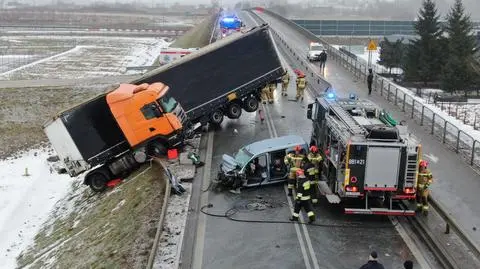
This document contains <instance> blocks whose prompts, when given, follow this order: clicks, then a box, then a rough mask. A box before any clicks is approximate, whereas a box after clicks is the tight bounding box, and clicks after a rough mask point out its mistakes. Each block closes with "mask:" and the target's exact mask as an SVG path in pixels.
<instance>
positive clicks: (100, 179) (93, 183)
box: [87, 171, 109, 192]
mask: <svg viewBox="0 0 480 269" xmlns="http://www.w3.org/2000/svg"><path fill="white" fill-rule="evenodd" d="M108 179H109V178H108V175H107V174H106V173H105V172H103V171H96V172H93V173H91V174H89V175H87V182H88V185H89V186H90V188H91V189H92V190H93V191H94V192H103V191H105V189H107V182H108Z"/></svg>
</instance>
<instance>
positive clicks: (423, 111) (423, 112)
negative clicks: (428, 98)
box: [420, 105, 425, 126]
mask: <svg viewBox="0 0 480 269" xmlns="http://www.w3.org/2000/svg"><path fill="white" fill-rule="evenodd" d="M424 114H425V106H424V105H422V117H421V118H420V126H423V115H424Z"/></svg>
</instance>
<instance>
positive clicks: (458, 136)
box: [455, 130, 461, 153]
mask: <svg viewBox="0 0 480 269" xmlns="http://www.w3.org/2000/svg"><path fill="white" fill-rule="evenodd" d="M460 132H461V131H460V130H458V133H457V148H456V149H455V151H456V152H457V153H458V151H459V150H460Z"/></svg>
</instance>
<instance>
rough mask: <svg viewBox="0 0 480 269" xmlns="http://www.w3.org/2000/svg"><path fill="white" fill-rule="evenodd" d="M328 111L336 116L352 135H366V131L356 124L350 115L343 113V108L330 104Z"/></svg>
mask: <svg viewBox="0 0 480 269" xmlns="http://www.w3.org/2000/svg"><path fill="white" fill-rule="evenodd" d="M330 110H332V111H333V112H334V113H335V114H336V115H337V117H338V118H339V119H340V120H341V121H342V122H343V123H344V124H345V125H346V126H347V128H348V130H349V131H350V132H351V133H352V134H353V135H364V134H365V133H366V130H365V129H364V128H363V127H362V126H360V125H359V124H357V122H356V121H355V120H354V119H353V117H352V115H350V114H349V113H348V112H347V111H345V109H343V107H341V106H340V105H339V104H337V103H332V104H330Z"/></svg>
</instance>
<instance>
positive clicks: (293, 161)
mask: <svg viewBox="0 0 480 269" xmlns="http://www.w3.org/2000/svg"><path fill="white" fill-rule="evenodd" d="M301 151H302V147H301V146H296V147H295V151H294V152H290V153H288V154H287V155H286V156H285V159H284V162H285V164H286V165H287V167H289V169H290V172H289V174H288V179H287V188H288V196H292V195H293V187H294V186H295V176H296V172H297V170H298V169H300V167H301V165H302V160H303V158H304V157H305V156H304V155H303V154H302V153H301Z"/></svg>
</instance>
